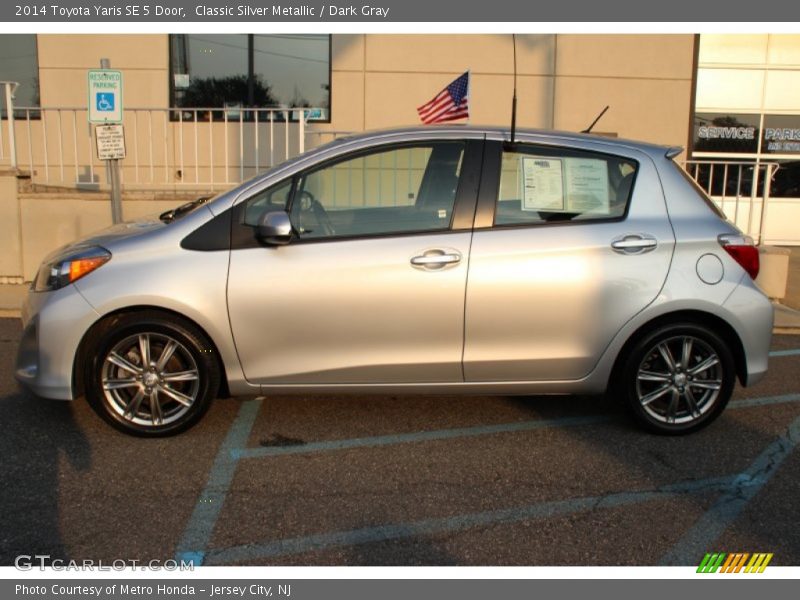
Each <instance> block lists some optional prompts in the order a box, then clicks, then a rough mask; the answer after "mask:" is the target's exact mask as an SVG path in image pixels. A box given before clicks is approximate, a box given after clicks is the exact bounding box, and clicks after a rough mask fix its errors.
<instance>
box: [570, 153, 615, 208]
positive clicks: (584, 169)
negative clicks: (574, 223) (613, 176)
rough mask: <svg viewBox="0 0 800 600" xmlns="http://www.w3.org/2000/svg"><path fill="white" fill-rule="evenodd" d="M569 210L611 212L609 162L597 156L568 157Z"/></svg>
mask: <svg viewBox="0 0 800 600" xmlns="http://www.w3.org/2000/svg"><path fill="white" fill-rule="evenodd" d="M566 167H567V168H566V173H565V174H566V188H567V199H568V202H567V204H568V212H575V213H595V214H597V213H600V214H609V213H610V212H611V208H610V201H609V196H608V163H607V162H606V161H605V160H602V159H596V158H568V159H566Z"/></svg>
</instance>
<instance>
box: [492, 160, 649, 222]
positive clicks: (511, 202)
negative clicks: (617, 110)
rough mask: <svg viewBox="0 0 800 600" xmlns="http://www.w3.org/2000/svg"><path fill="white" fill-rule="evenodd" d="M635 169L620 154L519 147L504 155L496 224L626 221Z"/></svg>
mask: <svg viewBox="0 0 800 600" xmlns="http://www.w3.org/2000/svg"><path fill="white" fill-rule="evenodd" d="M637 168H638V164H637V163H636V162H635V161H633V160H630V159H627V158H623V157H618V156H611V155H607V154H598V153H592V152H582V151H574V150H566V149H563V150H558V149H556V150H554V149H552V148H541V147H536V146H525V145H515V146H514V148H513V149H508V150H504V151H503V160H502V165H501V173H500V188H499V190H498V196H497V206H496V210H495V220H494V222H495V225H524V224H537V223H552V222H565V221H588V220H608V219H616V218H620V217H623V216H624V215H625V213H626V211H627V208H628V202H629V201H630V197H631V192H632V190H633V183H634V180H635V178H636V171H637Z"/></svg>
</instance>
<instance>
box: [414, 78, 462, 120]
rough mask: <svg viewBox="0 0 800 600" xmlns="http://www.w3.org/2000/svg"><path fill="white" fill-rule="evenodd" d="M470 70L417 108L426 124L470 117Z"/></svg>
mask: <svg viewBox="0 0 800 600" xmlns="http://www.w3.org/2000/svg"><path fill="white" fill-rule="evenodd" d="M468 100H469V71H467V72H466V73H464V74H463V75H462V76H461V77H459V78H458V79H456V80H455V81H453V83H451V84H450V85H448V86H447V87H446V88H444V89H443V90H442V91H441V92H439V93H438V94H436V96H435V97H434V98H433V100H431V101H430V102H428V103H427V104H423V105H422V106H420V107H419V108H418V109H417V112H418V113H419V118H420V119H421V120H422V122H423V123H425V125H430V124H431V123H443V122H445V121H455V120H457V119H469V102H468Z"/></svg>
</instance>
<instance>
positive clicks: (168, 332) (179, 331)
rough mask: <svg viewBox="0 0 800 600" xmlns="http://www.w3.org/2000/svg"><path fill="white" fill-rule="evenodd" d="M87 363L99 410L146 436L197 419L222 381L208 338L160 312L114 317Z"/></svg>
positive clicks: (171, 431) (87, 380) (91, 397)
mask: <svg viewBox="0 0 800 600" xmlns="http://www.w3.org/2000/svg"><path fill="white" fill-rule="evenodd" d="M170 351H171V352H170ZM143 356H144V357H146V358H147V359H148V360H147V361H146V362H147V364H142V363H143V361H142V357H143ZM162 359H163V365H162V364H161V363H162ZM84 364H85V369H84V384H85V389H86V398H87V400H88V401H89V404H90V405H91V406H92V408H93V409H94V410H95V412H97V414H99V415H100V416H101V417H102V418H103V419H104V420H105V421H107V422H108V423H109V424H111V425H112V426H113V427H115V428H117V429H119V430H120V431H122V432H124V433H127V434H131V435H137V436H143V437H162V436H168V435H175V434H177V433H180V432H181V431H185V430H186V429H188V428H189V427H191V426H192V425H194V424H195V423H197V422H198V421H199V420H200V418H201V417H202V416H203V415H204V414H205V412H206V411H207V410H208V408H209V406H210V405H211V401H212V400H213V399H214V398H215V397H216V395H217V392H218V390H219V386H220V379H221V374H220V367H219V363H218V361H217V357H216V354H215V350H214V347H213V345H212V344H211V342H210V341H209V339H208V337H207V336H206V335H205V334H204V333H203V332H202V331H200V330H199V329H198V328H197V327H196V326H194V325H193V324H191V323H189V322H187V321H185V320H183V319H180V318H179V317H175V316H172V315H168V314H165V313H160V312H155V311H148V312H138V313H128V314H123V315H120V316H118V317H114V318H113V319H112V320H111V321H109V322H108V323H107V324H106V326H105V327H103V328H102V329H101V330H100V332H99V334H98V335H97V338H96V339H94V340H91V342H90V343H89V345H88V348H87V354H86V360H85V361H84ZM154 394H155V395H154Z"/></svg>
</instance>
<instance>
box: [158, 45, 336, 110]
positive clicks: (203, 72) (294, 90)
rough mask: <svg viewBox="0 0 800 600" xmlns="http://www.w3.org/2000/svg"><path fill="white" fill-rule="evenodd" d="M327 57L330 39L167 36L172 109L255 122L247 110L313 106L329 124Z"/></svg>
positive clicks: (329, 52)
mask: <svg viewBox="0 0 800 600" xmlns="http://www.w3.org/2000/svg"><path fill="white" fill-rule="evenodd" d="M330 54H331V51H330V35H305V34H289V35H253V34H250V35H188V34H180V35H171V36H170V78H171V81H170V105H171V106H172V107H176V108H187V109H192V108H208V109H217V108H219V109H220V110H213V111H205V112H204V113H203V114H201V115H199V116H198V118H201V119H208V117H209V113H210V114H211V116H212V117H213V118H214V119H222V118H224V117H225V116H227V118H228V119H233V120H239V119H240V118H241V119H245V120H251V119H253V118H254V117H253V114H254V111H250V110H247V109H248V108H271V107H286V108H288V107H313V108H319V109H322V110H321V111H319V112H317V113H316V114H314V115H313V116H312V118H313V119H314V120H318V121H329V120H330ZM187 112H188V111H187ZM192 117H193V113H192ZM261 117H263V115H260V118H261ZM278 118H281V117H280V116H278Z"/></svg>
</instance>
